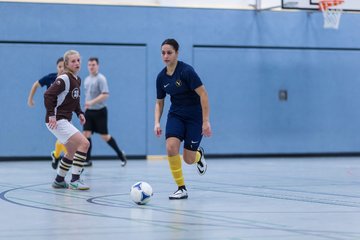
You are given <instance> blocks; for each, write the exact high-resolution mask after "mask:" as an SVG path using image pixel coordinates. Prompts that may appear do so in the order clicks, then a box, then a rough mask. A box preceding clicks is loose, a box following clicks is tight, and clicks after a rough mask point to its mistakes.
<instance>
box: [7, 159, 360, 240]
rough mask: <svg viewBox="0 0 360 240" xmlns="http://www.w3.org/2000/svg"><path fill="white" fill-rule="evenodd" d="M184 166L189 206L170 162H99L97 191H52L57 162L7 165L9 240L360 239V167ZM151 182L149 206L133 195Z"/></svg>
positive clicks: (339, 163) (336, 163)
mask: <svg viewBox="0 0 360 240" xmlns="http://www.w3.org/2000/svg"><path fill="white" fill-rule="evenodd" d="M207 162H208V171H207V173H206V174H205V175H204V176H199V175H198V174H197V172H196V168H195V166H189V165H186V164H185V163H183V170H184V176H185V182H186V184H187V188H188V193H189V198H188V199H186V200H169V199H168V195H169V194H170V193H171V192H174V191H175V190H176V189H177V187H176V186H175V184H174V183H173V180H172V177H171V174H170V170H169V167H168V164H167V162H166V161H165V160H147V161H146V160H130V161H129V162H128V165H127V166H126V167H125V168H122V167H121V166H120V162H118V161H115V160H98V161H94V165H93V167H91V168H86V169H85V171H84V173H83V175H82V178H83V179H84V181H85V182H86V183H88V184H89V185H90V186H91V189H90V190H89V191H74V190H69V189H60V190H56V189H52V188H51V182H52V181H53V179H54V177H55V174H56V172H55V171H54V170H53V169H51V166H50V161H49V162H47V161H34V162H30V161H16V162H10V161H8V162H6V161H5V162H0V176H1V178H0V179H1V180H0V190H1V193H0V212H1V214H0V222H1V224H0V239H7V240H16V239H27V240H35V239H36V240H42V239H46V240H49V239H51V240H58V239H67V240H72V239H76V240H82V239H84V240H94V239H101V240H105V239H132V240H136V239H156V240H161V239H164V240H165V239H166V240H169V239H171V240H173V239H174V240H175V239H186V240H189V239H190V240H191V239H194V240H195V239H207V240H208V239H231V240H234V239H251V240H252V239H266V240H270V239H271V240H275V239H276V240H281V239H284V240H285V239H286V240H298V239H306V240H312V239H319V240H320V239H321V240H322V239H331V240H333V239H339V240H340V239H344V240H350V239H354V240H355V239H356V240H358V239H360V163H359V159H357V158H291V159H286V158H283V159H275V158H268V159H209V160H208V161H207ZM137 181H146V182H148V183H149V184H150V185H151V186H152V187H153V190H154V195H153V197H152V199H151V201H150V202H149V203H148V204H147V205H143V206H140V205H136V204H135V203H133V202H132V201H131V200H130V196H129V191H130V186H131V185H132V184H133V183H135V182H137Z"/></svg>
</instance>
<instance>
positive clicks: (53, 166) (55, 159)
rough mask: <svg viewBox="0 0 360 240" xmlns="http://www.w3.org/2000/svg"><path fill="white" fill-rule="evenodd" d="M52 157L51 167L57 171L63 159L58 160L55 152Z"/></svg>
mask: <svg viewBox="0 0 360 240" xmlns="http://www.w3.org/2000/svg"><path fill="white" fill-rule="evenodd" d="M50 156H51V167H52V168H53V169H55V170H56V169H57V167H58V165H59V162H60V159H61V157H59V158H56V157H55V151H52V152H51V154H50Z"/></svg>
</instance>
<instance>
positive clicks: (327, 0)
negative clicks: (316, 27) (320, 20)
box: [319, 0, 344, 29]
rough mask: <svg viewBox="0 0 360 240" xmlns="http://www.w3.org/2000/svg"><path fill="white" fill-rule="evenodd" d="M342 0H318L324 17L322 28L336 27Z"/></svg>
mask: <svg viewBox="0 0 360 240" xmlns="http://www.w3.org/2000/svg"><path fill="white" fill-rule="evenodd" d="M342 3H344V0H320V1H319V8H320V11H322V13H323V17H324V28H333V29H338V28H339V23H340V18H341V14H342V10H343V9H342Z"/></svg>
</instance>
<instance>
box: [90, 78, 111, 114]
mask: <svg viewBox="0 0 360 240" xmlns="http://www.w3.org/2000/svg"><path fill="white" fill-rule="evenodd" d="M84 87H85V101H90V100H93V99H94V98H96V97H97V96H99V95H100V94H101V93H109V87H108V84H107V80H106V77H105V76H104V75H102V74H101V73H98V74H96V75H89V76H87V77H86V78H85V81H84ZM103 107H106V105H105V102H99V103H97V104H94V105H92V106H90V107H89V109H91V110H98V109H101V108H103Z"/></svg>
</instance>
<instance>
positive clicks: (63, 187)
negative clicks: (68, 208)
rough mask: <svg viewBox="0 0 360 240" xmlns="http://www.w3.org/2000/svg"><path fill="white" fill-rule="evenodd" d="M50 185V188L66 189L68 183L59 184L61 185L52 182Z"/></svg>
mask: <svg viewBox="0 0 360 240" xmlns="http://www.w3.org/2000/svg"><path fill="white" fill-rule="evenodd" d="M51 186H52V188H55V189H68V188H69V186H68V185H67V186H61V185H55V184H52V185H51Z"/></svg>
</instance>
